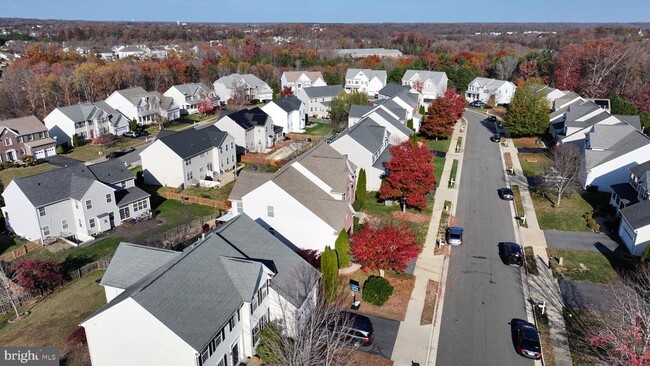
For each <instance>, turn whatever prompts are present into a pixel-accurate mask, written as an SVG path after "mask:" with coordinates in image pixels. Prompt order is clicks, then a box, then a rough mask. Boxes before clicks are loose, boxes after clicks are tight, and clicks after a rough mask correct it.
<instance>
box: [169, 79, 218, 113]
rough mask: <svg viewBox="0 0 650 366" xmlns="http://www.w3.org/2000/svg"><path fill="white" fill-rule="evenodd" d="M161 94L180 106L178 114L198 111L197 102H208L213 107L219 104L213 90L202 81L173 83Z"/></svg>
mask: <svg viewBox="0 0 650 366" xmlns="http://www.w3.org/2000/svg"><path fill="white" fill-rule="evenodd" d="M163 96H165V97H170V98H172V99H174V104H176V105H177V106H178V107H179V108H180V114H196V113H199V104H201V103H203V102H209V103H210V104H211V105H212V106H213V107H216V106H217V105H219V101H218V100H217V96H216V94H215V93H214V91H213V90H212V89H211V88H209V87H208V86H207V85H205V84H203V83H188V84H179V85H174V86H172V87H171V88H169V89H167V91H166V92H165V93H164V94H163Z"/></svg>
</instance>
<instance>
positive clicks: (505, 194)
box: [497, 187, 514, 201]
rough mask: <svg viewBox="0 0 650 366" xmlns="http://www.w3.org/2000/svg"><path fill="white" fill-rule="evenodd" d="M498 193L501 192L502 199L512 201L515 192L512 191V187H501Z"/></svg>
mask: <svg viewBox="0 0 650 366" xmlns="http://www.w3.org/2000/svg"><path fill="white" fill-rule="evenodd" d="M497 193H499V197H500V198H501V199H502V200H508V201H512V200H513V199H514V194H513V193H512V189H510V188H508V187H505V188H499V189H498V190H497Z"/></svg>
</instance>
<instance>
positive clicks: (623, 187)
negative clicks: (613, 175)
mask: <svg viewBox="0 0 650 366" xmlns="http://www.w3.org/2000/svg"><path fill="white" fill-rule="evenodd" d="M611 187H612V191H614V193H616V195H617V196H618V198H619V199H620V200H621V201H623V203H624V204H625V206H629V205H633V204H636V203H637V202H639V199H638V198H637V195H638V194H637V191H636V190H635V189H634V187H632V186H631V185H630V183H620V184H612V185H611Z"/></svg>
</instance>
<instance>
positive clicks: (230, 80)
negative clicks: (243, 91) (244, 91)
mask: <svg viewBox="0 0 650 366" xmlns="http://www.w3.org/2000/svg"><path fill="white" fill-rule="evenodd" d="M239 79H241V80H243V81H244V82H245V83H246V84H248V85H249V86H251V87H253V88H254V87H258V88H259V89H260V91H262V89H268V88H269V85H268V84H267V83H265V82H264V81H263V80H262V79H260V78H258V77H257V76H255V75H253V74H238V73H234V74H230V75H226V76H222V77H220V78H219V79H217V81H215V83H219V84H223V85H225V86H226V88H231V87H232V86H233V85H234V83H237V82H238V80H239Z"/></svg>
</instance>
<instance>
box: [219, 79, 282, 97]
mask: <svg viewBox="0 0 650 366" xmlns="http://www.w3.org/2000/svg"><path fill="white" fill-rule="evenodd" d="M214 92H215V93H216V95H217V96H218V97H219V99H221V100H223V101H225V102H227V101H229V100H230V99H231V98H232V97H233V95H234V93H236V92H240V93H242V94H243V95H242V96H245V98H246V100H247V101H252V100H255V99H257V100H260V101H269V100H271V99H273V89H271V87H270V86H269V84H267V83H265V82H264V81H262V79H260V78H258V77H257V76H255V75H253V74H241V75H240V74H232V75H228V76H222V77H220V78H219V79H217V80H216V81H215V82H214Z"/></svg>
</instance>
